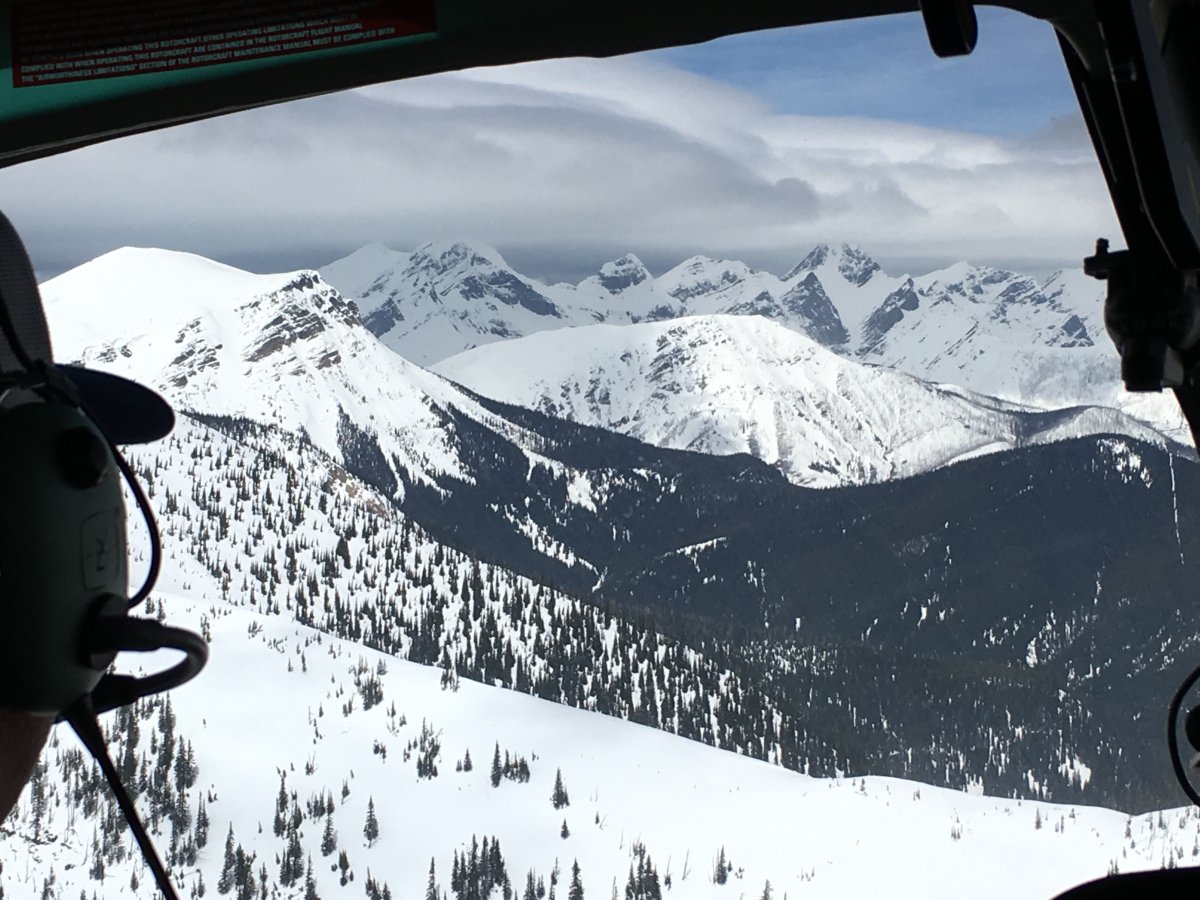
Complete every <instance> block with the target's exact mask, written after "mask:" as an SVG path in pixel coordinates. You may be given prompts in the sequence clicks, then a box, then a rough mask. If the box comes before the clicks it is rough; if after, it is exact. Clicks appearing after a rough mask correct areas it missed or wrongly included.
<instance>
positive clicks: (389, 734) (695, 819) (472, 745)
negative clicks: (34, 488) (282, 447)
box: [0, 585, 1200, 900]
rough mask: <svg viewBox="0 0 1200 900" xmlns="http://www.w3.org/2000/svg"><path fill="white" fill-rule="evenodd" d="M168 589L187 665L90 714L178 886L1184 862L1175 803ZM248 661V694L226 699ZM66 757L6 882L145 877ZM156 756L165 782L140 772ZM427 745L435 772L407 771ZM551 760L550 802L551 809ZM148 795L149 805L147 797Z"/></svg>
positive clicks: (1046, 888)
mask: <svg viewBox="0 0 1200 900" xmlns="http://www.w3.org/2000/svg"><path fill="white" fill-rule="evenodd" d="M191 593H192V595H193V596H192V598H191V599H185V598H181V597H174V596H170V595H168V596H166V597H165V603H166V605H167V608H168V609H169V610H170V616H171V619H172V621H175V622H179V623H181V624H184V625H188V626H191V627H200V626H201V623H204V627H205V628H206V630H207V632H208V633H209V634H210V635H211V641H212V662H211V663H210V665H209V667H208V669H207V670H206V671H205V672H204V673H203V674H202V675H201V676H200V678H198V679H197V680H196V681H195V682H194V683H193V684H192V685H189V686H188V687H186V688H184V689H181V690H179V691H177V692H175V693H174V694H172V695H171V698H170V703H171V705H170V707H169V708H168V707H167V706H166V705H165V704H163V703H159V704H142V705H141V706H140V707H139V709H138V710H137V711H136V713H135V714H134V715H133V716H131V717H122V718H119V719H118V718H116V717H114V718H113V720H112V722H111V723H110V727H109V735H110V744H111V746H112V747H113V748H114V754H115V756H116V757H117V758H118V759H123V758H126V757H127V756H128V757H129V758H130V759H131V760H132V765H133V766H135V767H136V768H142V767H144V769H145V771H147V772H148V773H151V774H150V777H149V779H148V782H149V783H148V784H147V786H146V787H145V788H143V790H142V792H141V802H140V805H141V808H142V811H143V814H144V815H145V816H146V818H147V820H149V821H157V823H158V824H157V826H156V831H157V836H156V842H157V844H158V845H159V847H160V849H161V852H162V853H163V854H164V855H167V856H168V857H169V858H170V859H171V860H172V863H171V869H172V872H173V875H174V878H175V881H176V884H177V886H178V888H179V889H180V891H181V892H182V893H184V894H185V895H186V894H187V893H188V892H189V891H196V893H197V894H199V888H200V886H201V885H203V886H204V888H205V896H216V895H218V893H219V891H220V889H221V888H225V889H226V893H225V896H229V897H237V896H243V895H250V896H255V897H257V896H259V891H260V890H261V888H262V886H263V885H264V884H265V886H266V888H267V890H268V892H269V895H270V893H271V892H272V891H278V892H279V893H278V896H281V897H297V898H299V897H303V896H317V897H321V898H330V897H339V896H342V895H343V894H345V895H346V896H356V897H357V896H363V892H364V889H365V891H366V896H367V897H372V896H379V897H383V896H389V897H394V898H405V897H426V896H428V894H427V893H426V892H427V891H428V889H429V886H430V881H431V877H432V882H433V885H434V887H435V889H436V893H435V894H434V896H438V897H440V896H442V891H445V892H446V895H447V896H451V897H466V896H472V895H471V894H469V893H467V890H466V884H459V888H460V889H459V890H455V880H456V877H457V866H456V863H457V862H458V860H459V859H460V858H461V859H463V860H464V862H465V863H466V864H467V865H466V868H467V869H468V871H469V872H471V874H469V875H466V876H464V880H465V881H466V882H467V883H470V880H471V879H472V878H474V879H478V880H481V881H483V882H484V884H483V889H482V890H480V892H479V894H478V896H481V897H482V896H491V897H500V896H503V895H504V891H505V886H506V885H510V886H511V887H510V890H511V891H512V892H513V896H517V897H522V896H527V895H526V894H524V889H525V888H526V886H527V885H528V884H529V883H530V882H531V881H532V884H533V885H534V887H535V894H534V896H536V885H537V884H538V882H539V881H540V882H541V883H542V885H543V887H544V888H545V889H546V890H547V891H550V892H556V894H557V896H561V897H565V896H567V893H568V888H569V885H570V883H571V881H572V878H573V871H574V867H575V866H576V865H577V866H578V876H577V877H578V880H579V884H580V887H581V888H582V889H583V894H582V896H584V897H609V896H610V895H611V891H612V889H613V885H615V886H616V890H617V892H618V895H620V896H625V893H624V892H625V888H626V886H627V885H628V884H629V882H630V870H631V866H632V867H635V869H636V867H638V865H639V862H640V863H641V868H642V872H641V877H642V878H643V879H644V881H645V887H646V893H638V892H637V891H636V889H635V891H634V893H633V894H632V896H654V894H652V893H651V890H652V889H651V887H650V885H651V884H653V885H654V886H655V887H657V888H658V889H659V890H660V891H661V892H662V894H663V895H664V896H665V895H668V894H669V895H670V896H672V897H680V898H687V900H692V898H695V900H719V898H736V897H739V896H743V895H745V896H753V897H758V896H761V895H762V894H763V891H764V888H765V886H766V884H767V883H769V884H770V888H771V890H772V892H773V895H774V896H780V897H782V896H784V894H787V895H788V896H804V897H814V898H843V897H857V896H872V895H877V894H879V893H881V892H884V891H886V893H887V894H888V896H892V897H897V898H926V897H949V896H951V895H955V896H961V895H962V894H963V893H969V894H970V895H971V896H972V897H979V898H993V897H994V898H1009V897H1013V896H1020V897H1050V896H1053V895H1055V894H1057V893H1058V892H1059V891H1061V890H1064V889H1066V888H1067V887H1070V886H1071V885H1073V884H1075V883H1078V882H1081V881H1083V880H1086V879H1090V878H1099V877H1101V876H1103V875H1105V874H1106V873H1109V872H1111V871H1113V870H1119V871H1135V870H1139V869H1151V868H1159V867H1161V866H1164V865H1167V864H1181V865H1182V864H1190V863H1191V862H1193V861H1194V859H1195V850H1194V848H1195V845H1196V842H1197V841H1198V840H1200V816H1198V815H1197V814H1196V811H1195V810H1188V809H1178V810H1169V811H1165V812H1163V813H1147V814H1145V815H1141V816H1137V817H1134V818H1130V817H1127V816H1126V815H1124V814H1122V813H1120V812H1116V811H1112V810H1108V809H1102V808H1095V807H1073V806H1065V805H1052V804H1046V803H1039V802H1031V801H1025V802H1022V801H1015V800H997V799H993V798H987V797H979V796H970V795H967V794H964V793H962V792H957V791H949V790H946V789H939V788H934V787H930V786H928V785H922V784H918V783H914V782H907V781H901V780H897V779H889V778H871V777H868V778H851V777H847V778H843V779H828V780H826V779H815V778H810V777H808V776H805V775H801V774H799V773H795V772H788V771H786V770H782V769H779V768H776V767H772V766H768V765H765V764H763V763H760V762H757V761H755V760H751V759H747V758H746V757H742V756H738V755H736V754H732V753H728V752H725V751H720V750H716V749H713V748H709V747H704V746H701V745H699V744H695V743H693V742H690V741H685V740H682V739H680V738H678V737H675V736H673V735H669V734H664V733H663V732H660V731H655V730H652V729H648V728H645V727H642V726H638V725H635V724H632V723H627V722H620V721H617V720H615V719H610V718H607V717H603V716H596V715H594V714H589V713H586V712H582V711H579V710H573V709H569V708H567V707H564V706H561V705H558V704H551V703H546V702H544V701H540V700H537V699H535V698H530V697H525V696H522V695H519V694H516V693H513V692H510V691H504V690H501V689H499V688H494V687H486V686H484V685H479V684H474V683H471V682H465V681H464V682H463V683H462V684H461V686H460V687H459V688H458V689H457V690H454V691H448V690H444V689H442V688H441V686H440V677H439V673H438V671H437V670H436V669H434V668H430V667H425V666H419V665H415V664H412V663H408V662H404V661H399V660H396V659H394V658H392V657H390V656H388V655H386V654H383V653H379V652H377V651H373V650H370V649H364V648H363V647H361V646H359V645H357V644H355V643H353V642H350V641H345V640H340V639H338V638H336V637H331V636H329V635H327V634H322V633H320V632H317V631H314V630H312V629H310V628H306V627H303V626H297V625H296V624H294V623H292V622H289V621H288V620H287V619H286V618H285V617H281V616H271V615H263V614H261V613H256V612H254V611H252V610H245V609H240V608H236V607H233V606H230V605H226V604H222V603H221V602H220V601H215V600H207V601H205V600H200V599H198V598H197V596H198V595H200V594H202V593H205V591H204V589H203V588H201V587H200V586H199V585H196V586H194V587H193V589H192V591H191ZM248 683H249V684H253V685H254V693H253V698H252V700H248V702H245V703H230V702H229V699H228V698H229V697H231V696H245V693H246V692H245V685H246V684H248ZM368 685H370V687H367V686H368ZM262 709H270V710H272V711H273V714H272V717H271V727H270V729H264V728H263V727H262V726H261V712H260V711H261V710H262ZM131 721H132V722H134V723H136V724H135V725H134V728H130V727H129V723H130V722H131ZM131 732H132V733H133V734H135V735H139V734H140V737H138V738H137V739H136V743H134V741H133V740H131V738H130V734H131ZM234 735H237V736H238V737H237V739H236V740H234V739H233V738H232V736H234ZM131 745H132V746H131ZM181 748H184V749H183V750H182V752H181ZM497 750H498V752H500V753H501V754H503V755H504V756H507V757H508V758H509V759H510V760H511V761H513V762H515V761H516V760H517V759H519V760H521V761H523V762H525V763H526V764H527V766H528V778H527V780H525V779H522V778H516V779H513V778H507V777H504V776H503V774H502V775H501V777H500V778H499V779H498V784H495V785H494V784H493V778H492V760H493V758H494V753H495V752H497ZM80 754H81V750H80V748H79V747H78V745H77V743H76V742H75V740H74V739H73V738H72V737H71V736H70V735H69V734H68V733H67V732H65V731H63V730H61V728H60V731H59V732H58V734H57V735H56V737H55V738H54V739H53V741H52V745H51V747H50V748H49V749H48V751H47V752H46V754H45V757H44V768H42V769H40V770H39V773H38V778H37V780H36V782H35V784H34V786H33V787H31V788H30V789H28V790H27V791H26V793H25V795H24V796H23V797H22V799H21V801H20V804H19V807H18V812H17V814H16V815H14V817H13V818H12V819H11V820H10V821H9V822H8V823H7V828H6V835H5V836H4V838H3V839H2V840H0V863H2V865H3V873H4V882H5V888H6V896H12V897H37V896H49V897H62V898H75V897H79V896H80V895H81V894H82V895H83V896H89V897H90V896H91V895H92V894H93V893H96V894H97V895H99V896H103V897H105V898H114V900H115V898H142V900H146V898H149V897H153V896H154V888H153V884H152V882H151V881H150V879H149V876H148V873H147V872H146V871H145V870H144V868H143V866H142V863H141V859H140V857H139V855H138V853H137V850H136V848H135V847H133V845H132V841H131V840H130V838H129V836H128V833H127V832H126V831H125V829H124V826H123V823H122V822H121V819H120V817H119V814H116V815H114V812H113V810H112V809H111V806H110V803H109V801H108V800H107V798H106V797H105V796H104V795H103V794H101V793H100V792H99V791H98V789H97V783H96V779H95V774H94V772H93V771H91V769H92V767H91V766H90V764H88V763H81V758H82V759H86V755H84V756H83V757H81V755H80ZM180 756H183V757H184V759H185V761H186V762H187V767H186V769H184V770H183V771H185V773H186V774H185V775H184V777H183V778H182V779H181V780H180V782H179V786H178V787H175V786H173V785H172V786H170V787H169V788H167V789H165V790H164V789H162V788H160V787H158V786H157V785H156V784H155V783H154V779H155V778H157V777H159V774H160V773H162V772H165V773H166V778H165V783H166V784H167V785H171V783H172V781H173V780H174V771H175V770H178V769H179V766H178V765H176V764H173V760H175V759H178V758H179V757H180ZM465 759H470V761H471V765H470V767H469V768H465V767H464V765H463V761H464V760H465ZM164 760H165V765H164ZM143 761H144V762H143ZM430 765H432V766H433V767H434V769H435V770H436V774H435V775H430V774H422V773H429V772H431V771H432V770H431V769H430V768H429V766H430ZM501 772H503V769H501ZM558 775H561V781H562V785H563V788H564V791H565V793H566V794H567V799H568V801H569V802H568V804H567V805H565V806H562V807H560V808H555V806H554V805H553V803H552V801H551V797H552V795H553V794H554V790H553V788H554V784H555V780H556V776H558ZM132 780H133V781H134V782H136V781H137V779H136V777H135V778H134V779H132ZM189 781H190V782H191V783H189ZM163 796H169V797H170V801H171V802H170V804H169V807H167V809H168V811H165V812H158V813H156V809H158V808H160V807H159V806H158V804H159V803H160V802H161V801H160V798H161V797H163ZM372 818H373V820H374V822H375V823H376V824H375V830H374V834H375V836H374V837H373V838H370V839H369V838H368V837H367V836H366V834H365V832H366V830H367V823H368V821H370V820H372ZM273 822H275V823H280V825H279V826H273V824H272V823H273ZM484 841H486V842H487V843H486V845H484V846H485V847H486V848H492V849H491V852H487V853H481V848H480V845H481V843H482V842H484ZM227 844H228V847H229V849H228V852H226V851H225V847H226V845H227ZM473 845H474V849H472V847H473ZM1015 854H1020V857H1019V858H1020V859H1021V865H1020V866H1017V867H1015V868H1014V867H1013V866H1012V865H1011V860H1012V858H1013V857H1014V855H1015ZM479 856H483V857H484V859H486V862H482V861H481V860H478V857H479ZM343 860H344V861H345V868H342V866H341V863H342V861H343ZM722 861H723V862H724V863H725V865H724V866H721V865H720V863H721V862H722ZM718 868H721V869H724V870H725V871H724V872H723V873H722V874H721V875H720V876H718V875H717V874H716V873H717V871H718ZM485 873H486V874H485ZM637 874H638V873H636V871H635V876H636V875H637ZM351 878H353V881H351V880H350V879H351ZM552 879H554V880H556V881H557V885H554V883H553V881H552ZM718 879H719V880H720V881H721V882H723V883H717V880H718ZM310 880H311V883H312V890H313V893H312V894H311V895H308V894H307V893H306V891H307V884H308V882H309V881H310ZM247 882H248V883H249V885H250V890H249V891H245V893H243V891H244V886H245V885H246V883H247ZM134 884H136V885H137V886H136V887H134V886H133V885H134ZM372 884H373V885H374V890H375V891H377V892H378V893H377V894H372V887H371V886H370V885H372ZM47 885H49V887H50V890H49V893H48V894H47V893H43V892H44V890H45V888H46V886H47ZM385 887H386V889H387V894H386V895H385V894H384V893H383V891H384V888H385Z"/></svg>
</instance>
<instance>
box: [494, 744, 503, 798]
mask: <svg viewBox="0 0 1200 900" xmlns="http://www.w3.org/2000/svg"><path fill="white" fill-rule="evenodd" d="M503 774H504V769H503V768H502V767H501V766H500V742H499V741H496V752H495V753H494V754H493V755H492V787H500V777H501V776H502V775H503Z"/></svg>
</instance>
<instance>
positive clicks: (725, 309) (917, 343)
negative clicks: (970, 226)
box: [320, 243, 1187, 440]
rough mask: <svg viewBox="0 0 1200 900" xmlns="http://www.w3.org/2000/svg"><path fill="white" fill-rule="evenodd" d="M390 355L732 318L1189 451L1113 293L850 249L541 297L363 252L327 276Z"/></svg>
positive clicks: (465, 256) (470, 255)
mask: <svg viewBox="0 0 1200 900" xmlns="http://www.w3.org/2000/svg"><path fill="white" fill-rule="evenodd" d="M320 271H321V274H322V276H323V277H324V278H325V280H326V281H328V282H329V283H330V284H332V285H335V286H336V287H337V288H338V289H339V290H340V291H341V293H342V294H343V295H344V296H346V297H348V298H350V299H353V300H354V301H355V302H356V303H357V304H358V305H359V308H360V311H361V313H362V315H363V321H364V324H366V325H367V327H368V328H369V329H370V330H371V331H372V333H374V334H376V335H377V336H378V337H379V338H380V339H381V340H382V341H383V342H384V343H385V344H387V346H389V347H391V348H392V349H393V350H395V351H396V352H397V353H399V354H400V355H401V356H403V357H405V358H406V359H410V360H412V361H414V362H416V363H418V364H420V365H430V364H432V363H437V362H439V361H441V360H444V359H446V358H447V357H450V356H453V355H455V354H457V353H460V352H463V351H465V350H469V349H472V348H475V347H478V346H482V345H485V344H490V343H495V342H497V341H502V340H509V339H512V338H516V337H523V336H527V335H530V334H533V333H535V332H540V331H547V330H554V329H561V328H565V327H578V326H581V325H592V324H597V323H606V324H615V325H620V324H633V323H639V322H646V321H660V320H665V319H676V318H679V317H682V316H695V315H712V314H734V315H757V316H762V317H764V318H767V319H771V320H773V321H775V322H777V323H779V324H781V325H783V326H785V327H787V328H789V329H791V330H793V331H796V332H798V333H800V334H803V335H805V336H807V337H809V338H812V339H813V340H815V341H817V342H818V343H821V344H823V345H824V346H826V347H828V348H830V349H832V350H834V351H835V352H837V353H839V354H841V355H843V356H845V357H848V358H851V359H857V360H861V361H864V362H869V363H874V364H878V365H882V366H886V367H888V368H894V369H897V370H899V371H901V372H905V373H907V374H910V375H914V376H916V377H918V378H922V379H924V380H927V381H932V382H936V383H948V384H954V385H959V386H961V387H964V388H967V389H968V390H971V391H974V392H976V393H980V394H984V395H987V396H991V397H997V398H1000V399H1003V400H1006V401H1011V402H1015V403H1021V404H1028V405H1032V406H1038V407H1043V408H1058V407H1069V406H1080V405H1099V406H1108V407H1112V408H1116V409H1121V410H1123V411H1126V412H1128V413H1129V414H1131V415H1133V416H1134V417H1135V418H1138V419H1140V420H1142V421H1145V422H1148V423H1151V424H1153V425H1154V426H1155V427H1157V428H1159V429H1160V430H1165V431H1166V432H1167V433H1169V434H1172V435H1173V436H1175V437H1177V438H1179V439H1181V440H1186V439H1187V431H1186V427H1185V425H1184V423H1183V420H1182V418H1181V417H1180V416H1179V413H1178V410H1177V409H1176V408H1175V406H1174V404H1173V400H1172V398H1170V397H1169V396H1161V395H1129V394H1126V393H1125V392H1124V391H1123V389H1122V387H1121V384H1120V380H1119V377H1118V365H1117V359H1116V355H1115V352H1114V351H1113V349H1112V346H1111V343H1110V342H1109V340H1108V338H1107V335H1106V334H1105V331H1104V324H1103V319H1102V299H1103V295H1104V289H1103V285H1101V284H1100V283H1099V282H1097V281H1095V280H1093V279H1091V278H1088V277H1086V276H1085V275H1084V274H1083V273H1082V271H1065V270H1064V271H1060V272H1056V273H1054V274H1052V275H1051V276H1049V277H1048V278H1044V279H1036V278H1032V277H1030V276H1027V275H1022V274H1019V273H1016V272H1009V271H1005V270H1001V269H995V268H991V267H979V266H972V265H969V264H967V263H957V264H955V265H953V266H950V267H948V268H945V269H941V270H938V271H935V272H930V273H928V274H925V275H920V276H891V275H888V274H886V273H885V272H884V271H883V270H882V269H881V268H880V266H879V265H878V264H877V263H876V262H875V261H874V260H872V259H871V258H870V257H869V256H868V255H867V254H866V253H864V252H863V251H862V250H859V249H857V248H854V247H850V246H847V245H843V246H841V247H830V246H826V245H822V246H818V247H816V248H814V249H813V250H812V251H810V252H809V253H808V254H806V255H805V256H804V257H803V258H802V259H801V260H800V261H799V262H798V263H797V264H796V265H795V266H794V267H793V268H792V269H791V270H790V271H789V272H787V273H786V274H785V275H784V276H783V277H778V276H776V275H773V274H771V273H768V272H761V271H756V270H755V269H753V268H751V267H750V266H748V265H746V264H745V263H742V262H739V261H736V260H722V259H711V258H708V257H702V256H695V257H692V258H690V259H688V260H685V261H684V262H682V263H680V264H679V265H678V266H675V267H674V268H672V269H671V270H669V271H667V272H665V273H663V274H662V275H660V276H658V277H654V276H653V275H651V273H650V272H649V271H648V270H647V269H646V267H645V266H644V265H642V263H641V262H640V260H638V258H637V257H636V256H634V255H632V254H629V255H626V256H624V257H622V258H621V259H618V260H615V261H613V262H610V263H607V264H605V265H604V266H602V267H601V268H600V270H599V272H598V273H597V274H596V275H594V276H592V277H590V278H587V279H584V280H583V281H582V282H580V283H579V284H575V285H572V284H554V285H545V284H542V283H540V282H539V281H537V280H535V279H532V278H529V277H526V276H524V275H522V274H521V273H519V272H517V271H515V270H514V269H512V267H510V266H509V265H508V264H507V263H506V262H505V261H504V258H503V257H502V256H501V255H500V254H499V253H498V252H497V251H496V250H495V249H493V248H490V247H486V246H483V245H479V244H466V243H441V244H426V245H424V246H422V247H419V248H418V249H417V250H415V251H413V252H411V253H406V252H397V251H393V250H389V249H387V248H385V247H382V246H379V245H372V246H368V247H364V248H362V249H361V250H359V251H357V252H355V253H353V254H351V255H350V256H348V257H346V258H345V259H342V260H339V261H337V262H335V263H332V264H330V265H328V266H326V267H325V268H323V269H321V270H320Z"/></svg>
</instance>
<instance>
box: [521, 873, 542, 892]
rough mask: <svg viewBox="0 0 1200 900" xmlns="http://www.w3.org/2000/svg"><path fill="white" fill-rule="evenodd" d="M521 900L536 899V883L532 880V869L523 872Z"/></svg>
mask: <svg viewBox="0 0 1200 900" xmlns="http://www.w3.org/2000/svg"><path fill="white" fill-rule="evenodd" d="M521 900H538V895H537V883H536V882H535V881H534V880H533V869H530V870H529V871H528V872H527V873H526V874H525V893H523V894H522V895H521Z"/></svg>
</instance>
